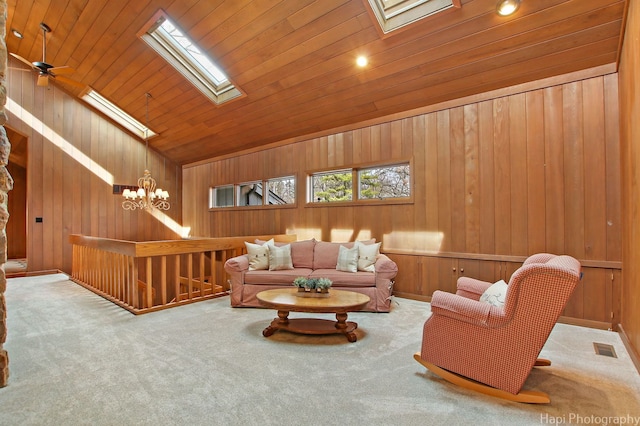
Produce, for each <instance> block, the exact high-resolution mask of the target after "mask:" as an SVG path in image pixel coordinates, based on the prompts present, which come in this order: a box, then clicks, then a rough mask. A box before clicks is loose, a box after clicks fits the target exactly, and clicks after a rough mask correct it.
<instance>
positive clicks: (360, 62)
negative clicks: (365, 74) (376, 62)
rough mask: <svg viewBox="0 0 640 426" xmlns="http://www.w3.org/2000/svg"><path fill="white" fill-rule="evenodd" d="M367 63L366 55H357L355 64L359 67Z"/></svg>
mask: <svg viewBox="0 0 640 426" xmlns="http://www.w3.org/2000/svg"><path fill="white" fill-rule="evenodd" d="M368 63H369V61H368V60H367V57H366V56H358V59H356V64H357V65H358V66H359V67H366V66H367V64H368Z"/></svg>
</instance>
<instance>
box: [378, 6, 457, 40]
mask: <svg viewBox="0 0 640 426" xmlns="http://www.w3.org/2000/svg"><path fill="white" fill-rule="evenodd" d="M369 6H370V7H371V10H372V11H373V13H374V15H375V17H376V20H377V21H378V24H379V25H380V29H381V30H382V32H383V33H385V34H387V33H389V32H391V31H394V30H397V29H399V28H402V27H404V26H405V25H409V24H411V23H413V22H416V21H419V20H420V19H423V18H426V17H428V16H431V15H434V14H436V13H439V12H444V11H445V10H448V9H451V8H460V7H461V2H460V0H369Z"/></svg>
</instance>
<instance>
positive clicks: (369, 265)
mask: <svg viewBox="0 0 640 426" xmlns="http://www.w3.org/2000/svg"><path fill="white" fill-rule="evenodd" d="M356 247H357V248H358V271H365V272H375V271H376V268H375V266H374V264H375V263H376V258H377V257H378V255H379V254H380V243H375V244H364V243H362V242H361V241H356Z"/></svg>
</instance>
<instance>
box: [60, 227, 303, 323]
mask: <svg viewBox="0 0 640 426" xmlns="http://www.w3.org/2000/svg"><path fill="white" fill-rule="evenodd" d="M271 237H276V240H277V241H284V242H288V241H295V240H296V236H295V235H279V236H265V235H260V236H255V237H252V236H246V237H229V238H194V239H188V240H175V241H171V242H170V244H167V241H157V242H156V241H150V242H142V243H136V242H131V241H120V240H111V239H108V238H97V237H87V236H82V235H71V236H70V237H69V240H70V242H71V244H72V246H73V247H72V262H71V269H72V270H71V275H70V276H71V278H72V280H73V281H75V282H77V283H78V284H80V285H83V286H84V287H86V288H88V289H90V290H92V291H94V292H95V293H97V294H99V295H101V296H103V297H105V298H106V299H108V300H110V301H112V302H114V303H116V304H117V305H119V306H121V307H123V308H125V309H128V310H129V311H131V312H133V313H136V314H139V313H144V312H149V311H152V310H158V309H164V308H167V307H171V306H178V305H181V304H184V303H190V302H192V301H194V300H204V299H208V298H212V297H217V296H219V295H220V292H221V290H222V289H224V288H226V287H227V286H226V284H224V285H223V286H220V285H219V284H218V283H219V282H220V280H225V279H226V273H225V272H224V271H223V270H221V269H220V267H219V266H220V265H219V263H220V264H224V262H225V261H226V260H227V259H228V258H229V257H231V256H235V255H236V254H237V253H244V250H245V249H244V241H254V240H255V239H262V240H268V239H270V238H271ZM207 254H209V255H210V256H211V258H210V262H209V264H207V261H206V256H207ZM194 255H195V256H198V258H197V260H198V267H197V269H195V270H194V266H195V265H194V260H195V259H196V258H195V257H194ZM167 256H173V259H174V263H173V274H170V273H169V272H168V265H167ZM181 256H185V261H186V262H187V263H186V265H184V264H183V263H184V262H183V261H182V260H181ZM218 256H220V257H219V258H218ZM154 258H158V259H159V262H154V261H153V259H154ZM139 262H144V263H142V264H139ZM140 267H143V268H144V274H143V275H144V276H145V281H146V282H145V283H141V282H139V278H140V277H139V276H140V274H139V268H140ZM169 267H170V266H169ZM182 268H184V269H182ZM207 268H208V269H209V272H210V273H209V275H207ZM154 270H155V273H154ZM185 272H186V275H187V277H184V276H183V275H184V273H185ZM154 274H155V275H156V276H157V277H158V278H157V279H155V280H154V279H153V276H154ZM194 275H195V276H194ZM207 278H208V282H207ZM195 286H197V289H194V287H195ZM142 290H143V291H142ZM194 290H197V291H194ZM157 292H160V294H159V295H158V297H156V296H155V293H157ZM172 293H173V296H174V297H171V296H172ZM154 303H156V305H154Z"/></svg>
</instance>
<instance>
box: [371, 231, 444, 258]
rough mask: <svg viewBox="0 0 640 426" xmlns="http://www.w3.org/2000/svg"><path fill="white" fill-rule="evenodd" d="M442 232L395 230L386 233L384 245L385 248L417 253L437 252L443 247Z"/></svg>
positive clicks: (383, 240)
mask: <svg viewBox="0 0 640 426" xmlns="http://www.w3.org/2000/svg"><path fill="white" fill-rule="evenodd" d="M443 239H444V233H442V232H428V231H423V232H412V231H406V232H404V231H393V232H391V233H389V234H384V236H383V238H382V247H384V249H385V250H404V251H412V252H416V253H437V252H439V251H440V247H442V240H443Z"/></svg>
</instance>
